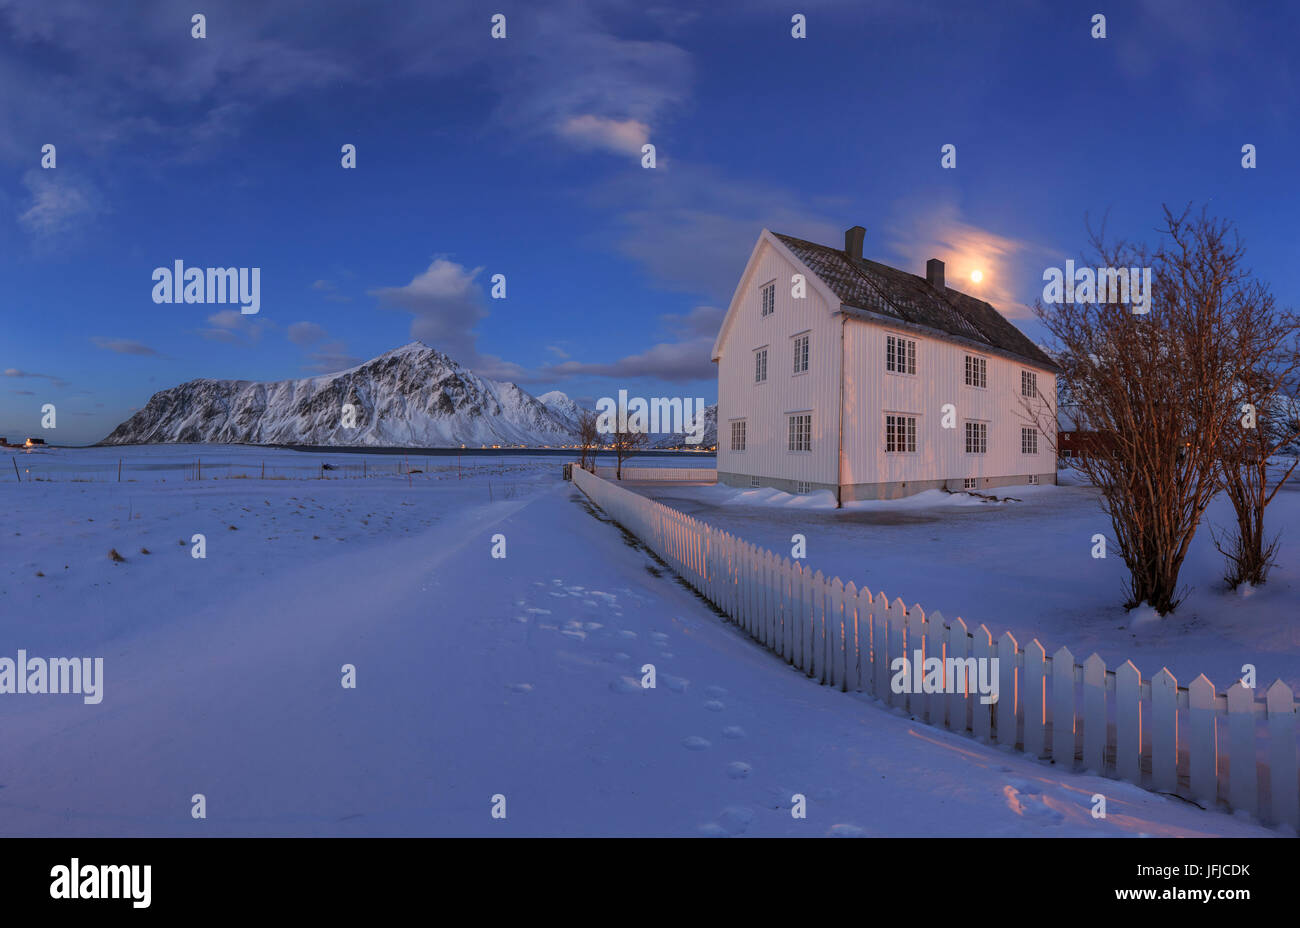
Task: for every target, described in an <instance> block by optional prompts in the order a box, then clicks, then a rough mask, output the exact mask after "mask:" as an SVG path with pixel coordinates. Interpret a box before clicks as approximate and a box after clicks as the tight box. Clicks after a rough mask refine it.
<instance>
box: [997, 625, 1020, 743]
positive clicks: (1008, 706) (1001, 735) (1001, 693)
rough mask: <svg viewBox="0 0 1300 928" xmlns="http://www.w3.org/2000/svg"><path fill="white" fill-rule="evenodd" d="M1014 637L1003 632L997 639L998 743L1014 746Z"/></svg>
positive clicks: (1016, 697) (1009, 633)
mask: <svg viewBox="0 0 1300 928" xmlns="http://www.w3.org/2000/svg"><path fill="white" fill-rule="evenodd" d="M1016 650H1017V649H1016V639H1015V637H1014V636H1013V635H1012V634H1011V632H1003V633H1002V637H1001V638H999V639H998V677H999V679H998V701H997V717H998V744H1005V745H1008V746H1010V747H1013V748H1014V747H1015V746H1016V704H1017V699H1018V696H1017V693H1016Z"/></svg>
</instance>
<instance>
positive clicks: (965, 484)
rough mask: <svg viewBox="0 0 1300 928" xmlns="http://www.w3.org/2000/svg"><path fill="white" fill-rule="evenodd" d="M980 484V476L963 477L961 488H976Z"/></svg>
mask: <svg viewBox="0 0 1300 928" xmlns="http://www.w3.org/2000/svg"><path fill="white" fill-rule="evenodd" d="M978 486H979V478H978V477H962V478H961V488H962V489H963V490H973V489H975V488H976V487H978Z"/></svg>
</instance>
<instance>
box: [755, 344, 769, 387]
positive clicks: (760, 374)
mask: <svg viewBox="0 0 1300 928" xmlns="http://www.w3.org/2000/svg"><path fill="white" fill-rule="evenodd" d="M766 382H767V349H766V348H760V349H758V350H757V351H755V352H754V383H766Z"/></svg>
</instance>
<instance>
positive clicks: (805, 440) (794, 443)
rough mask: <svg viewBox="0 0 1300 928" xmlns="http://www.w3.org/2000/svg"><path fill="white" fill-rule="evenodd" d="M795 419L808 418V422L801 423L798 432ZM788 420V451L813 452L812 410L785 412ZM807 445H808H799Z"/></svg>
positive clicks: (792, 452) (786, 420)
mask: <svg viewBox="0 0 1300 928" xmlns="http://www.w3.org/2000/svg"><path fill="white" fill-rule="evenodd" d="M795 419H807V420H808V421H807V422H806V423H803V424H801V425H800V426H799V427H798V431H797V432H796V426H795V421H794V420H795ZM785 422H786V436H787V437H786V451H787V452H788V453H789V454H811V453H812V410H811V409H800V410H796V411H795V412H788V413H786V414H785ZM799 445H806V447H798V446H799Z"/></svg>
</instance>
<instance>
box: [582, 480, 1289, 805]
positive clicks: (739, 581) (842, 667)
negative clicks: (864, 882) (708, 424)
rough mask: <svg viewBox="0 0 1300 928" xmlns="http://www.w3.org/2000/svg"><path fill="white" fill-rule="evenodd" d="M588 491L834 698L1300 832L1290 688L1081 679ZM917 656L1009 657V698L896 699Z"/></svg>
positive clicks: (698, 527)
mask: <svg viewBox="0 0 1300 928" xmlns="http://www.w3.org/2000/svg"><path fill="white" fill-rule="evenodd" d="M624 473H625V474H626V473H627V471H626V469H625V470H624ZM573 481H574V483H575V484H576V485H577V486H578V488H579V489H580V490H582V492H583V493H585V494H586V495H587V497H588V498H589V499H591V501H592V502H593V503H595V504H596V505H597V506H599V507H600V508H601V509H602V510H604V512H606V513H607V514H608V515H609V516H610V517H611V518H612V519H613V520H614V521H616V522H618V523H619V524H620V525H622V526H623V527H624V528H625V529H627V530H628V531H629V532H631V533H632V534H634V535H636V536H637V537H638V538H639V539H640V540H641V541H642V542H644V543H645V544H646V545H647V546H648V547H649V548H650V549H651V550H652V551H654V553H655V554H657V555H658V556H659V557H660V558H662V559H663V560H664V561H665V562H666V563H668V564H669V565H670V566H671V567H672V568H674V569H675V570H676V571H677V572H678V573H679V574H680V575H681V576H682V577H683V578H684V579H685V580H686V581H687V582H688V583H690V585H691V586H692V587H694V588H695V589H696V590H697V591H698V592H699V593H700V594H701V595H702V596H704V597H705V598H706V599H707V600H708V601H709V602H711V603H713V604H714V605H715V606H716V607H717V608H718V609H719V610H721V611H722V612H723V613H725V614H726V615H727V616H728V617H729V618H730V619H731V620H732V621H734V622H735V623H736V624H737V625H739V626H740V627H742V628H743V629H745V631H747V632H748V633H749V634H750V635H752V636H753V637H754V638H756V639H757V640H758V641H759V642H761V643H762V644H763V645H765V646H766V647H768V648H769V649H770V650H772V651H774V652H776V653H777V654H779V655H780V656H781V657H783V658H784V659H785V660H786V662H787V663H790V664H793V665H794V666H796V667H798V668H799V669H800V670H803V671H804V672H805V673H807V674H808V675H809V676H810V677H813V678H814V679H816V680H818V681H819V682H821V683H823V684H827V685H830V686H837V687H839V688H840V689H841V690H845V691H858V692H864V693H868V694H870V695H872V696H874V697H876V698H877V699H879V700H881V701H882V702H884V703H885V704H886V705H889V706H895V707H898V708H901V709H903V710H904V711H906V712H907V713H909V714H910V715H911V716H912V717H913V718H915V719H917V720H919V721H924V722H927V723H929V724H931V725H936V726H939V727H943V728H947V729H949V730H951V731H955V732H963V733H964V732H970V733H971V734H972V735H974V737H976V738H978V739H980V740H982V741H985V742H990V743H996V744H1000V745H1007V746H1009V747H1012V748H1014V749H1017V750H1021V751H1024V752H1025V753H1027V754H1029V755H1031V756H1033V757H1036V758H1042V759H1048V758H1050V759H1052V760H1053V761H1055V762H1056V763H1058V764H1062V765H1063V766H1064V767H1065V769H1067V770H1072V769H1075V768H1077V769H1079V770H1081V771H1090V772H1093V773H1097V774H1101V775H1103V776H1108V777H1113V778H1117V779H1122V780H1128V781H1130V782H1132V783H1136V784H1138V785H1140V786H1143V787H1145V788H1147V789H1150V790H1154V791H1156V792H1162V793H1176V794H1178V795H1180V796H1183V797H1185V798H1189V799H1192V800H1195V801H1197V802H1198V803H1200V804H1201V805H1202V806H1204V807H1214V806H1215V804H1216V803H1221V804H1222V805H1223V806H1226V807H1227V808H1229V809H1234V810H1244V811H1246V812H1249V813H1250V814H1252V815H1254V816H1255V817H1256V818H1258V819H1259V820H1261V821H1263V822H1265V823H1268V824H1280V823H1284V824H1288V825H1291V826H1292V827H1300V778H1298V774H1297V762H1296V747H1297V744H1296V703H1295V700H1294V698H1293V694H1292V692H1291V689H1290V687H1288V686H1286V684H1284V683H1283V682H1282V681H1281V680H1278V681H1276V682H1275V683H1274V684H1273V685H1272V686H1270V687H1269V688H1268V691H1267V692H1266V693H1265V694H1264V698H1262V699H1256V697H1255V690H1253V689H1248V688H1246V687H1245V686H1243V685H1242V684H1241V683H1240V682H1238V683H1235V684H1234V685H1233V686H1232V687H1231V688H1230V689H1229V690H1228V691H1227V693H1226V694H1225V693H1219V692H1218V691H1217V690H1216V688H1215V686H1214V684H1213V683H1211V682H1210V681H1209V680H1208V679H1206V677H1205V676H1204V675H1203V674H1202V675H1201V676H1199V677H1197V678H1196V679H1195V680H1193V681H1192V682H1191V684H1190V685H1189V686H1187V687H1180V686H1179V685H1178V681H1177V680H1175V679H1174V676H1173V674H1171V673H1170V672H1169V670H1168V669H1167V668H1162V669H1161V671H1160V672H1159V673H1158V674H1156V675H1155V676H1154V677H1152V678H1150V679H1147V680H1144V679H1143V678H1142V674H1141V672H1140V671H1139V670H1138V669H1137V667H1136V666H1134V664H1133V662H1132V661H1125V662H1124V663H1123V664H1121V665H1120V666H1119V667H1118V668H1116V669H1115V670H1113V671H1112V670H1108V669H1107V668H1106V664H1105V662H1104V661H1103V660H1102V659H1101V658H1100V657H1099V656H1098V655H1096V654H1093V655H1092V656H1091V657H1089V658H1088V659H1087V660H1085V661H1084V662H1083V664H1082V665H1080V664H1076V663H1075V660H1074V655H1073V654H1071V653H1070V650H1069V649H1068V648H1064V647H1062V648H1060V649H1058V650H1057V651H1056V652H1055V653H1054V654H1052V655H1050V656H1049V655H1047V654H1046V653H1045V651H1044V649H1043V646H1042V645H1041V644H1039V643H1038V641H1037V639H1035V640H1033V641H1031V642H1029V644H1028V645H1026V646H1025V647H1024V648H1023V649H1022V648H1021V647H1020V646H1019V645H1018V644H1017V643H1016V639H1015V638H1014V637H1013V636H1012V635H1011V634H1010V633H1009V632H1006V633H1003V635H1002V636H1001V637H1000V638H998V639H997V640H996V641H994V639H993V635H992V633H991V632H990V631H989V629H988V628H987V627H986V626H984V625H980V626H979V627H978V628H975V629H973V630H970V629H967V627H966V623H965V622H963V621H962V620H961V619H960V618H957V619H953V620H952V621H951V622H949V621H948V620H946V619H945V618H944V617H943V616H942V615H941V614H940V613H939V612H934V613H931V614H930V615H929V616H927V615H926V614H925V611H924V610H923V609H922V608H921V607H920V606H919V605H912V606H911V607H908V606H906V605H905V604H904V603H903V600H901V599H898V598H895V599H894V601H893V602H892V603H891V602H890V601H889V599H888V597H887V596H886V595H885V594H884V593H883V592H880V591H877V592H876V593H875V595H872V593H871V592H870V591H869V590H868V589H867V588H866V587H862V588H861V589H859V588H857V587H856V586H855V585H854V584H853V583H852V582H850V583H847V584H845V583H842V582H841V581H840V580H839V579H838V578H834V577H823V576H822V573H821V571H817V572H816V573H813V572H811V571H810V570H808V569H807V568H806V567H804V566H803V565H801V564H799V563H798V562H791V561H790V560H787V559H785V558H781V557H778V556H777V555H775V554H773V553H772V552H770V551H766V550H763V549H760V548H758V547H756V546H754V545H751V544H749V543H747V542H745V541H742V540H741V539H739V538H736V537H735V536H733V535H731V534H729V533H727V532H724V531H721V530H720V529H717V528H714V527H713V526H711V525H708V524H707V523H704V522H701V521H699V520H698V519H693V518H691V517H690V516H687V515H684V514H683V513H680V512H677V511H676V510H674V509H671V508H669V507H667V506H664V505H663V504H661V503H657V502H654V501H653V500H649V499H646V498H645V497H643V496H640V495H638V494H636V493H633V492H631V491H629V490H626V489H624V488H622V487H620V486H617V485H616V484H614V483H611V482H609V481H606V480H603V479H601V478H600V477H598V476H594V475H592V474H590V473H588V472H586V471H583V470H580V469H579V468H577V467H574V469H573ZM917 650H920V651H922V652H923V653H924V656H925V657H939V658H941V659H944V658H950V657H951V658H958V659H964V658H968V657H974V658H998V672H999V676H1000V679H999V696H1000V698H999V699H998V701H997V702H996V703H993V704H990V705H984V704H981V702H980V700H979V695H978V693H975V692H972V690H971V688H970V686H969V684H968V686H967V687H966V690H965V692H957V693H952V694H949V693H946V692H945V693H933V694H927V693H901V694H898V693H894V692H893V691H892V689H891V687H890V680H891V678H892V677H893V675H894V674H893V673H892V672H891V670H890V664H891V662H892V660H893V659H894V658H896V657H902V656H906V657H908V658H909V659H910V658H911V656H912V652H915V651H917ZM958 679H960V678H958ZM944 682H945V684H947V682H948V681H947V680H945V681H944ZM946 688H947V687H946V686H945V689H946Z"/></svg>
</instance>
